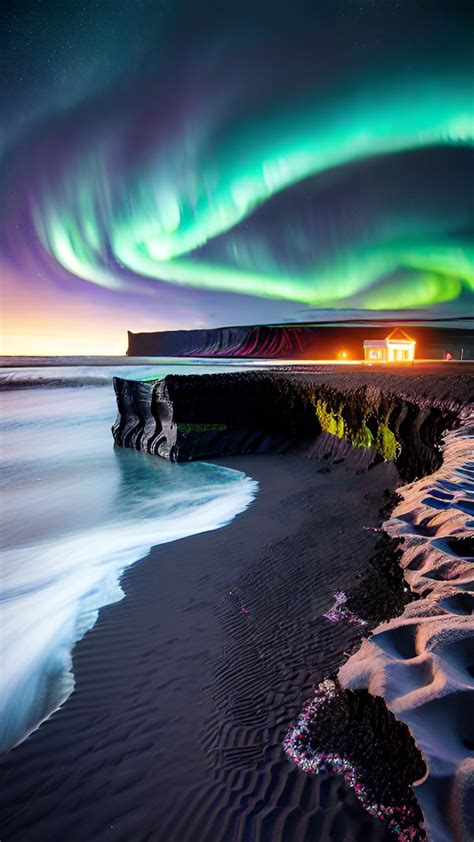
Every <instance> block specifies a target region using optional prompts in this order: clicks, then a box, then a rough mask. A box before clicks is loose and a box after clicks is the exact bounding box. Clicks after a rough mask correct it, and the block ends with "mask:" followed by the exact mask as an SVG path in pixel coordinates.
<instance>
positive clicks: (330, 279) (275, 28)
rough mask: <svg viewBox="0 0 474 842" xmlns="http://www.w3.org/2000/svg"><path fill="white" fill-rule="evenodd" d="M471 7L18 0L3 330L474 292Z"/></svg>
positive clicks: (86, 338)
mask: <svg viewBox="0 0 474 842" xmlns="http://www.w3.org/2000/svg"><path fill="white" fill-rule="evenodd" d="M470 6H471V4H470V3H467V2H466V3H464V2H459V0H438V2H435V0H399V1H398V2H397V0H358V2H352V0H325V1H324V2H322V0H287V2H280V1H279V0H271V2H270V0H268V2H267V0H240V2H234V0H220V2H216V0H214V1H213V0H203V2H198V0H174V2H170V0H128V2H122V0H95V2H92V0H86V2H79V0H23V1H22V2H7V4H6V5H4V7H3V8H4V11H2V12H1V13H0V15H1V30H2V40H3V43H2V59H1V74H2V85H1V101H0V109H1V113H0V117H1V125H0V156H1V176H0V225H1V230H0V261H1V262H0V271H1V273H2V280H3V282H4V283H3V287H4V296H3V303H4V311H5V324H4V334H5V337H4V348H3V352H4V353H12V354H17V353H38V354H45V353H46V354H47V353H71V354H81V353H84V354H87V353H121V352H123V351H124V350H125V346H126V333H125V332H126V329H127V328H129V329H131V330H134V331H138V330H159V329H161V328H163V329H169V328H183V327H200V326H217V325H229V324H246V323H256V322H272V321H273V322H274V321H295V320H296V321H303V320H306V319H311V318H318V317H319V318H321V316H322V315H324V316H327V315H328V312H331V313H334V310H336V311H337V312H339V311H340V310H341V311H343V312H344V314H346V315H347V313H348V311H350V310H352V309H357V310H360V309H364V310H366V311H368V312H366V313H365V315H374V316H378V315H379V314H380V312H383V314H384V315H385V314H386V313H388V312H390V313H391V312H393V311H400V312H402V313H404V314H405V315H413V313H414V311H417V312H419V313H420V314H424V315H427V314H429V315H462V314H468V313H472V311H473V304H474V294H473V293H474V267H473V255H472V250H473V249H472V243H473V239H472V225H473V216H474V181H473V179H474V169H473V157H472V156H473V152H472V140H473V134H474V117H473V104H474V103H473V96H474V94H473V66H472V60H471V58H470V54H471V53H472V43H471V42H470V37H471V34H472V24H473V17H472V14H471V13H470V12H469V9H470Z"/></svg>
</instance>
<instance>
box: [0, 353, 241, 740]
mask: <svg viewBox="0 0 474 842" xmlns="http://www.w3.org/2000/svg"><path fill="white" fill-rule="evenodd" d="M235 367H236V366H232V368H233V369H235ZM182 368H183V365H182V364H181V363H180V364H177V365H169V364H166V365H165V364H160V365H156V364H153V365H151V364H145V365H139V366H130V365H128V366H122V365H121V366H120V367H118V368H117V367H116V366H104V365H102V366H94V365H79V366H71V365H68V366H61V365H55V366H54V367H51V366H49V367H41V366H40V367H38V366H23V367H22V368H21V369H18V368H17V367H16V366H14V365H13V366H10V367H8V368H4V369H3V370H2V371H1V372H0V384H1V386H2V391H1V394H0V431H1V451H0V461H1V468H2V470H1V474H0V483H1V489H2V496H3V504H2V519H1V560H0V599H1V602H2V629H1V633H2V653H1V660H2V668H1V670H0V723H1V725H0V751H5V750H7V749H9V748H11V747H12V746H13V745H15V744H17V743H19V742H21V741H22V740H23V739H24V738H25V737H26V736H27V735H28V734H29V733H31V731H33V730H34V729H36V728H37V727H38V726H39V725H40V723H41V722H43V721H44V720H45V719H46V718H48V717H49V716H50V715H51V713H52V712H53V711H55V710H57V708H58V707H59V706H60V705H62V704H63V703H64V702H65V700H66V699H67V698H68V696H69V695H70V694H71V693H72V691H73V689H74V675H73V673H72V671H71V667H72V650H73V647H74V644H75V643H76V642H77V641H78V640H79V639H80V638H82V637H83V636H84V634H85V633H86V632H87V631H88V630H89V629H91V628H92V627H93V626H94V624H95V622H96V619H97V616H98V611H99V609H100V608H101V607H102V606H105V605H107V604H109V603H111V602H115V601H117V600H120V599H121V598H122V597H123V592H122V590H121V588H120V576H121V574H122V572H123V571H124V570H125V568H127V567H128V566H129V565H131V564H134V563H135V562H137V561H138V560H139V559H141V558H143V557H144V556H146V554H147V553H148V551H149V549H150V547H152V546H154V545H157V544H164V543H166V542H169V541H174V540H176V539H178V538H183V537H185V536H189V535H193V534H197V533H200V532H206V531H208V530H213V529H219V528H220V527H223V526H225V524H227V523H229V522H230V521H231V520H232V519H233V518H235V517H236V515H238V514H239V513H240V512H242V511H244V510H245V509H246V508H247V507H248V506H249V505H250V504H251V502H252V500H253V499H254V497H255V495H256V493H257V487H258V484H257V483H256V482H255V481H253V480H252V479H250V478H249V477H247V476H245V474H243V473H241V472H239V471H235V470H230V469H227V468H221V467H218V466H216V465H211V464H205V463H192V464H187V465H171V464H169V463H167V462H165V461H163V460H161V459H158V458H156V457H152V456H148V455H147V454H143V453H139V452H135V451H130V450H122V449H120V448H116V447H114V443H113V439H112V435H111V429H110V428H111V425H112V423H113V420H114V417H115V413H116V407H115V395H114V392H113V389H112V387H111V382H112V378H113V375H114V374H115V373H119V374H121V375H122V376H129V377H136V378H139V377H143V376H148V377H151V376H160V375H163V374H166V373H171V372H173V371H174V372H176V371H180V370H182ZM228 368H229V366H228V365H226V364H221V365H219V364H217V365H216V364H215V363H214V364H213V365H206V364H205V363H204V364H200V365H189V363H188V364H186V371H187V372H190V371H193V372H196V373H197V372H199V371H203V370H205V371H211V370H218V371H222V370H226V369H228ZM240 368H242V366H240ZM91 383H94V384H96V385H90V384H91ZM71 384H74V385H71ZM20 385H21V386H23V387H26V388H11V387H15V386H16V387H18V386H20ZM38 386H40V388H33V387H38ZM53 386H54V387H55V388H53ZM58 387H59V388H58Z"/></svg>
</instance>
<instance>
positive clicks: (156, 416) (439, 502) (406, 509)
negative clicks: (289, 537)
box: [113, 364, 474, 842]
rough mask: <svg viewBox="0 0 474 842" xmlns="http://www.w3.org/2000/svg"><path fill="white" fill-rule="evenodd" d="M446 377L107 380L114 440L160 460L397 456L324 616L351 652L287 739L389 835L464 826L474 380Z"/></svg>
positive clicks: (470, 761)
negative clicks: (111, 387)
mask: <svg viewBox="0 0 474 842" xmlns="http://www.w3.org/2000/svg"><path fill="white" fill-rule="evenodd" d="M445 372H446V369H445V368H443V367H442V366H440V365H439V366H436V364H433V366H431V368H429V367H425V368H424V370H420V369H419V368H417V367H414V368H407V369H403V370H400V369H393V370H387V369H384V370H383V371H382V370H363V369H362V368H361V369H359V370H356V369H351V370H350V371H348V370H345V371H340V370H339V371H337V370H335V369H332V370H331V369H326V370H324V369H321V368H320V369H318V368H317V367H315V368H314V369H313V370H308V369H306V370H304V371H303V370H298V369H297V368H296V369H295V370H294V371H292V372H291V373H288V372H282V371H274V372H272V373H271V374H268V373H261V372H259V373H248V372H241V373H235V374H223V375H203V376H200V377H193V376H189V377H182V376H175V375H170V376H168V377H165V378H163V379H162V380H159V381H152V382H148V383H136V382H135V383H132V382H130V381H124V380H121V379H120V378H116V379H115V390H116V394H117V403H118V409H119V412H118V416H117V420H116V423H115V425H114V428H113V432H114V437H115V441H116V443H117V444H120V445H125V446H131V447H135V448H137V449H141V450H145V451H147V452H151V453H155V454H158V455H160V456H163V457H164V458H167V459H169V460H171V461H189V460H193V459H208V458H219V459H222V458H223V457H228V456H235V455H238V454H240V455H242V454H246V455H248V454H275V453H276V454H289V453H293V454H295V453H298V454H299V455H300V457H305V459H306V458H309V459H312V458H313V459H317V460H323V462H325V464H326V465H327V470H328V472H329V471H331V470H333V469H334V466H335V465H337V464H340V463H344V465H345V466H346V467H349V468H350V469H352V470H353V471H354V473H357V474H359V475H360V474H362V473H365V472H366V471H367V470H370V469H374V468H376V466H377V465H379V466H380V465H383V464H385V465H387V464H392V465H394V466H395V467H396V470H397V473H398V477H399V479H398V481H396V482H394V483H392V484H391V489H392V491H393V489H394V488H395V487H397V493H396V494H394V493H391V491H390V488H388V489H386V490H385V501H384V503H385V505H384V507H382V508H381V517H382V519H383V518H385V522H384V524H383V529H381V528H380V527H379V526H377V527H374V532H377V533H378V538H379V541H378V544H377V545H376V546H375V547H374V548H373V553H372V555H371V556H370V557H369V558H368V559H367V561H368V566H367V567H365V569H364V571H363V574H361V576H360V581H359V582H358V583H357V584H356V583H354V584H353V587H352V588H350V589H348V590H346V591H343V590H342V589H341V590H338V591H335V592H334V596H335V602H334V605H333V607H332V608H331V609H330V611H329V612H326V614H325V616H326V617H327V618H328V619H329V620H330V621H332V622H335V623H344V622H346V623H352V624H353V625H355V626H357V624H359V629H360V633H359V638H358V641H357V642H356V643H354V644H353V647H352V651H353V654H352V655H351V656H350V657H347V652H346V659H345V660H346V662H345V663H343V665H342V666H341V668H340V669H339V671H337V670H336V671H333V672H332V673H328V675H327V676H325V679H326V680H325V681H323V682H320V683H319V685H318V687H317V689H316V694H315V696H314V698H312V699H310V700H309V702H308V704H307V705H306V706H305V707H304V709H303V710H302V712H301V714H300V716H299V717H297V719H296V724H295V725H294V727H293V728H292V729H290V731H289V732H288V734H287V736H286V738H285V748H286V750H287V752H288V756H289V757H290V758H291V759H292V761H293V762H295V763H296V765H297V766H299V767H300V768H301V769H303V770H304V771H305V772H310V773H314V772H317V773H327V772H328V771H335V772H337V773H338V774H340V775H342V776H343V777H344V779H345V781H346V782H347V783H348V784H350V785H351V786H352V788H353V789H354V791H355V792H356V794H357V796H358V798H359V799H360V801H361V802H362V804H363V806H364V807H365V808H366V809H367V810H368V811H369V812H370V813H372V815H374V816H376V817H378V818H379V819H382V820H383V821H384V822H385V827H386V828H387V832H389V833H391V834H392V835H393V834H395V836H396V837H397V838H398V839H399V840H408V839H422V838H423V834H424V828H427V830H428V833H429V836H430V838H432V839H435V840H442V841H443V842H448V840H449V839H451V838H454V839H459V840H464V839H468V838H472V835H473V834H474V817H473V815H472V809H471V804H472V801H473V781H474V758H473V750H474V732H472V723H471V720H470V717H469V712H468V711H469V707H470V706H472V704H473V703H474V684H473V674H474V673H473V670H474V666H473V664H474V619H473V617H472V614H473V605H472V595H471V592H472V585H473V575H472V559H473V556H474V548H473V546H472V544H473V539H472V534H473V530H472V528H473V521H472V514H473V507H472V502H471V500H472V491H473V490H474V486H473V481H474V460H473V457H472V436H473V433H474V415H473V408H474V403H473V397H474V394H473V387H474V378H473V372H472V370H466V368H464V369H461V367H459V371H455V369H450V373H449V374H448V373H445ZM293 458H294V457H293ZM317 464H318V465H319V464H320V462H319V461H318V462H317ZM321 473H323V474H324V468H318V474H319V476H321ZM331 480H333V477H332V478H331ZM328 481H329V478H328ZM401 483H405V485H401ZM406 483H408V484H406ZM382 502H383V501H382V498H380V503H381V504H382ZM470 518H471V519H470ZM381 536H382V537H381ZM350 551H351V549H350V547H348V552H350ZM392 618H393V619H392ZM364 627H365V628H364ZM361 637H364V640H363V643H362V646H360V639H361ZM367 691H368V692H367ZM377 700H378V701H377ZM382 700H383V701H382ZM380 705H381V706H380ZM471 709H472V708H471ZM384 711H385V713H384ZM390 717H391V719H390ZM397 729H398V730H397ZM367 735H370V739H369V737H368V736H367ZM413 784H417V786H416V787H415V791H416V794H417V796H418V800H419V802H420V804H421V807H422V811H423V816H424V822H425V824H423V819H422V814H421V813H420V810H419V807H418V805H417V802H416V801H415V800H414V798H413V795H412V789H411V787H412V785H413Z"/></svg>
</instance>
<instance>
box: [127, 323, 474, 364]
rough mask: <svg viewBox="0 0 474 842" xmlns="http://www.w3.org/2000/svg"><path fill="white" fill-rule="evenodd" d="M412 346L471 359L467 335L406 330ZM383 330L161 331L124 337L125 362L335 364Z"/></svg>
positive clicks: (435, 355)
mask: <svg viewBox="0 0 474 842" xmlns="http://www.w3.org/2000/svg"><path fill="white" fill-rule="evenodd" d="M406 326H407V330H408V331H409V332H410V331H412V332H413V334H414V337H415V338H416V340H417V357H418V358H419V359H423V358H431V359H441V358H442V357H443V356H444V354H445V353H447V352H449V353H450V354H452V355H453V357H454V358H455V359H459V358H460V356H461V349H462V351H463V357H464V359H472V358H473V357H474V335H473V331H472V329H469V328H468V327H466V328H455V327H438V326H435V325H426V324H425V325H419V324H417V325H416V326H413V328H412V327H411V326H410V325H406ZM390 330H391V325H387V324H380V323H378V324H374V323H369V324H363V323H359V324H357V325H354V324H351V323H349V324H347V323H346V324H344V325H343V324H341V323H339V324H337V323H331V324H313V325H308V324H292V325H246V326H242V327H218V328H209V329H205V330H204V329H203V330H166V331H157V332H156V333H131V332H130V331H129V333H128V351H127V354H128V356H131V357H136V356H156V357H252V358H266V359H294V360H298V359H300V360H301V359H326V360H329V359H337V357H338V354H339V353H340V351H341V349H344V350H345V351H346V352H347V353H348V355H349V356H350V357H351V358H352V359H361V357H362V356H363V353H362V344H363V341H364V339H367V338H369V337H370V338H371V339H384V338H385V336H386V335H387V333H389V332H390Z"/></svg>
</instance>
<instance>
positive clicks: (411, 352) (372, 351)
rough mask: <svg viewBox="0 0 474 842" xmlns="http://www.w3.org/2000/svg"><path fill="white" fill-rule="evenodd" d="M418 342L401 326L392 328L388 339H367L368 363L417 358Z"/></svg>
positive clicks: (398, 361)
mask: <svg viewBox="0 0 474 842" xmlns="http://www.w3.org/2000/svg"><path fill="white" fill-rule="evenodd" d="M415 345H416V342H415V340H414V339H412V338H411V337H410V336H408V333H405V331H404V330H402V329H401V328H400V327H397V328H395V330H392V332H391V333H389V335H388V336H387V338H386V339H366V340H365V342H364V360H365V362H366V363H407V362H413V360H414V359H415Z"/></svg>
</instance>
